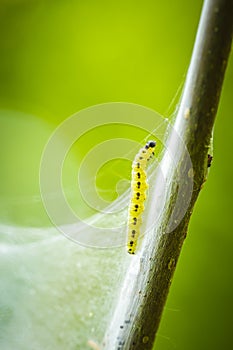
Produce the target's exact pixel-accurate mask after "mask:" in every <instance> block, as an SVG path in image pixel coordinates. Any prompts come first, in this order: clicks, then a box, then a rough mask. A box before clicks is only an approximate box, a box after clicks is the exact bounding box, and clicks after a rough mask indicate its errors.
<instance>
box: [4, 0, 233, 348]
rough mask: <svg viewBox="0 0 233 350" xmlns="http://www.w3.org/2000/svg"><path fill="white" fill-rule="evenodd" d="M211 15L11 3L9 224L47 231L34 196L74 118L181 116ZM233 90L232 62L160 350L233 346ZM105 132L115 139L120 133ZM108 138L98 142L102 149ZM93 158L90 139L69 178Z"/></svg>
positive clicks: (190, 9)
mask: <svg viewBox="0 0 233 350" xmlns="http://www.w3.org/2000/svg"><path fill="white" fill-rule="evenodd" d="M201 6H202V1H199V0H198V1H191V2H187V1H184V0H179V1H176V2H167V1H161V2H155V1H152V0H146V1H143V2H141V1H138V0H136V1H132V0H126V1H122V0H120V1H117V2H116V1H115V2H109V1H104V0H100V1H94V0H87V1H74V0H68V1H65V0H57V1H45V0H1V3H0V108H1V111H0V122H1V129H0V133H1V136H0V143H1V151H0V161H1V169H2V171H1V174H0V193H1V196H2V200H1V208H2V210H1V212H2V218H3V220H5V219H6V217H7V219H8V220H9V219H10V220H11V223H12V224H15V223H19V222H20V223H21V224H25V223H27V224H36V225H38V223H39V222H43V224H44V223H47V216H46V214H45V213H44V210H43V208H42V206H40V205H39V204H35V206H36V209H35V211H34V209H33V208H34V205H33V206H31V204H30V201H29V202H28V199H27V198H30V196H34V197H35V196H39V175H38V174H39V163H40V158H41V154H42V151H43V147H44V145H45V143H46V141H47V139H48V137H49V136H50V134H51V132H52V131H53V130H54V128H55V127H56V126H57V125H59V123H60V122H62V121H63V120H65V119H66V118H67V117H68V116H70V115H72V114H74V113H76V112H77V111H79V110H81V109H83V108H86V107H89V106H92V105H95V104H99V103H105V102H113V101H124V102H132V103H136V104H141V105H144V106H147V107H150V108H152V109H154V110H156V111H158V112H159V113H161V114H162V115H165V116H169V115H170V114H171V113H172V112H173V111H174V109H175V102H173V103H172V105H171V107H169V106H170V103H171V101H172V100H173V97H174V96H175V95H176V92H177V91H178V92H179V88H180V86H182V84H183V82H184V79H185V73H186V71H187V68H188V64H189V59H190V55H191V52H192V47H193V43H194V38H195V32H196V29H197V25H198V20H199V15H200V11H201ZM232 93H233V60H232V57H231V60H230V63H229V67H228V70H227V74H226V79H225V83H224V89H223V94H222V97H221V103H220V108H219V111H218V118H217V122H216V127H215V133H214V159H213V164H212V167H211V171H210V175H209V178H208V181H207V183H206V185H205V187H204V189H203V191H202V193H201V195H200V198H199V200H198V202H197V204H196V207H195V211H194V214H193V217H192V220H191V225H190V227H189V234H188V237H187V239H186V242H185V245H184V248H183V251H182V254H181V257H180V261H179V264H178V268H177V271H176V274H175V277H174V281H173V284H172V288H171V291H170V294H169V298H168V302H167V304H166V308H165V311H164V315H163V318H162V322H161V326H160V329H159V332H158V335H157V343H156V348H157V349H160V350H170V349H171V350H172V349H175V348H179V349H185V350H186V349H190V350H191V349H197V348H198V349H203V350H204V349H210V348H211V349H216V350H217V349H219V348H225V349H226V348H229V347H230V344H231V328H232V321H233V318H232V314H233V302H232V295H233V282H232V279H231V275H232V263H231V254H232V249H233V237H232V223H231V213H232V182H231V180H232V176H233V167H232V164H231V161H230V160H231V153H230V149H231V140H232V137H233V131H232V130H233V122H232V118H231V114H232ZM102 132H103V133H105V134H104V135H105V136H106V135H108V136H109V131H108V130H106V131H105V132H104V131H102ZM115 132H116V130H115ZM124 132H125V133H126V134H127V135H129V134H130V133H132V135H133V137H134V138H135V139H136V140H141V139H142V138H144V137H145V135H143V134H141V133H140V132H139V131H138V132H137V133H136V134H135V130H133V129H132V130H127V131H124ZM119 135H120V136H121V137H122V134H121V133H120V132H119ZM98 137H99V136H98V133H96V134H95V135H94V136H93V135H91V139H92V141H93V144H95V143H96V142H99V139H98ZM78 152H79V153H78ZM83 155H85V142H83V143H82V142H81V143H80V145H79V149H78V151H77V148H76V149H75V147H74V150H73V155H71V163H70V164H71V167H70V168H69V166H68V168H67V169H68V170H69V169H70V171H71V170H74V169H75V167H76V165H75V164H76V162H77V159H79V158H80V157H82V156H83ZM129 169H130V164H128V165H125V166H123V167H122V171H123V172H124V177H126V178H129ZM68 170H67V173H68V175H67V176H68V178H67V179H68V180H67V181H68V182H69V181H70V180H69V176H70V172H69V171H68ZM102 172H103V170H102ZM72 176H73V175H71V177H72ZM116 177H117V176H116ZM98 186H100V187H101V182H100V183H99V185H98ZM102 186H103V187H104V183H103V184H102ZM17 198H21V199H22V201H23V204H22V205H19V203H18V202H17V200H19V199H17ZM25 198H26V199H25ZM112 198H114V196H112ZM24 200H25V202H24ZM16 202H17V203H16ZM37 205H38V206H39V209H38V208H37ZM14 206H16V208H12V207H14ZM38 213H39V214H38ZM38 215H39V219H38V222H37V220H35V217H38ZM31 217H32V222H31V220H30V218H31ZM42 302H43V300H42Z"/></svg>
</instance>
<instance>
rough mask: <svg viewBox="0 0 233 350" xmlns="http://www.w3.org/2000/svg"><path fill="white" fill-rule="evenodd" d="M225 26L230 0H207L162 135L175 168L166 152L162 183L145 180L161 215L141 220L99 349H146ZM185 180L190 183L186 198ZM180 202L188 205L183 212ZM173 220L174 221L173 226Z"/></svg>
mask: <svg viewBox="0 0 233 350" xmlns="http://www.w3.org/2000/svg"><path fill="white" fill-rule="evenodd" d="M232 31H233V1H232V0H206V1H205V2H204V6H203V10H202V15H201V20H200V23H199V28H198V32H197V37H196V42H195V46H194V50H193V54H192V59H191V63H190V67H189V70H188V74H187V79H186V82H185V86H184V91H183V95H182V98H181V102H180V107H179V110H178V113H177V116H176V120H175V124H174V127H173V128H172V129H171V131H170V134H169V137H168V139H167V149H170V150H171V149H172V152H173V162H174V158H175V162H176V165H177V166H176V169H174V164H172V161H171V160H169V158H168V155H167V151H165V153H164V156H163V159H162V161H161V169H162V171H163V176H164V178H165V180H166V181H165V183H158V181H159V179H158V176H157V177H156V179H155V180H154V179H153V180H152V185H153V181H156V183H155V184H154V187H155V190H154V193H153V198H152V200H151V202H150V209H149V211H150V213H149V214H148V215H149V217H151V216H152V217H153V215H154V214H153V213H155V210H156V208H158V207H159V206H160V205H161V204H160V203H161V194H162V196H163V199H164V203H165V205H164V208H163V212H162V215H161V217H160V218H159V220H158V221H157V223H156V227H153V228H152V229H149V226H148V225H147V227H148V233H147V234H146V235H145V237H144V240H143V245H142V248H141V252H140V254H136V256H137V255H138V258H136V256H135V257H130V259H131V265H130V266H129V267H128V269H127V271H126V275H125V280H124V283H123V287H122V291H121V296H120V298H119V301H118V304H117V305H116V309H115V313H114V316H113V319H112V322H111V324H110V325H109V329H108V330H107V332H106V337H105V340H104V345H103V347H104V348H106V349H108V350H114V349H117V350H120V349H124V350H126V349H130V350H132V349H134V350H142V349H145V350H147V349H148V350H149V349H152V348H153V344H154V339H155V335H156V332H157V329H158V326H159V322H160V318H161V315H162V311H163V308H164V304H165V302H166V298H167V295H168V291H169V287H170V284H171V279H172V276H173V273H174V270H175V267H176V264H177V260H178V257H179V254H180V250H181V247H182V244H183V241H184V239H185V237H186V232H187V227H188V223H189V220H190V216H191V213H192V210H193V207H194V204H195V202H196V200H197V197H198V194H199V192H200V190H201V188H202V186H203V183H204V181H205V180H206V175H207V157H208V150H209V147H210V140H211V135H212V130H213V124H214V120H215V115H216V112H217V107H218V103H219V98H220V93H221V89H222V83H223V78H224V73H225V69H226V66H227V61H228V57H229V53H230V48H231V41H232ZM177 135H178V136H177ZM179 138H181V141H179ZM182 142H184V144H183V146H182ZM185 147H187V150H188V154H189V156H190V158H191V163H190V159H189V157H187V152H186V151H185ZM174 155H175V156H174ZM190 164H191V166H190ZM190 181H191V182H192V183H193V184H194V186H193V188H191V193H190V201H188V197H189V196H188V195H189V190H190V186H189V185H190V183H191V182H190ZM158 192H159V195H160V197H159V195H158ZM178 192H179V193H180V194H181V195H180V196H179V198H178V197H177V196H178ZM187 201H188V202H189V203H186V202H187ZM153 203H155V204H154V205H153ZM185 205H187V208H188V209H187V210H185V213H184V215H183V214H182V208H184V207H185ZM176 222H178V226H176V227H174V223H176ZM173 227H174V228H173Z"/></svg>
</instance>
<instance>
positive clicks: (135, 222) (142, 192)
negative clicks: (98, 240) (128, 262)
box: [127, 141, 156, 254]
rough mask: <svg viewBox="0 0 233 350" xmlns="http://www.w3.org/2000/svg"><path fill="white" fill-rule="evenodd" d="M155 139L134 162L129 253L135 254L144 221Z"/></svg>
mask: <svg viewBox="0 0 233 350" xmlns="http://www.w3.org/2000/svg"><path fill="white" fill-rule="evenodd" d="M155 146H156V142H155V141H148V142H147V143H146V145H145V147H143V148H141V149H140V151H139V152H138V154H137V155H136V157H135V159H134V161H133V164H132V180H131V198H130V203H129V210H128V227H127V229H128V242H127V249H128V253H129V254H135V250H136V247H137V241H138V237H139V233H140V225H141V223H142V219H141V216H142V213H143V211H144V201H145V199H146V189H147V187H148V184H147V181H146V178H147V176H146V167H147V164H148V161H149V160H150V159H151V158H153V155H154V148H155Z"/></svg>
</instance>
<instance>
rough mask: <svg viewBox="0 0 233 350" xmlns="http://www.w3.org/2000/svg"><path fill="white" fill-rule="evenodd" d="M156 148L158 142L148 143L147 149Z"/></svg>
mask: <svg viewBox="0 0 233 350" xmlns="http://www.w3.org/2000/svg"><path fill="white" fill-rule="evenodd" d="M155 146H156V141H148V142H147V143H146V146H145V148H146V149H148V148H155Z"/></svg>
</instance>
